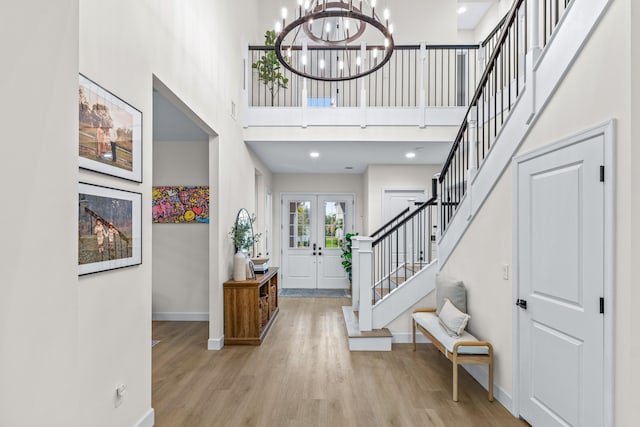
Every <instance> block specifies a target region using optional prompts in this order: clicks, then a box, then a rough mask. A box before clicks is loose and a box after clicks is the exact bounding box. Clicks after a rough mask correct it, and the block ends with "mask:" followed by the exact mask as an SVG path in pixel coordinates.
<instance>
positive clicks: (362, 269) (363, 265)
mask: <svg viewBox="0 0 640 427" xmlns="http://www.w3.org/2000/svg"><path fill="white" fill-rule="evenodd" d="M353 240H355V241H357V243H358V260H357V261H356V264H354V265H353V267H357V273H356V269H355V268H354V270H352V271H353V272H354V273H356V274H357V277H358V281H359V282H358V287H359V289H360V297H359V298H360V301H359V305H360V307H359V311H358V320H359V325H360V330H361V331H370V330H371V329H372V328H373V316H372V305H371V299H372V298H373V292H372V287H371V286H372V283H371V280H372V277H371V269H372V263H373V248H372V243H373V239H372V238H371V237H363V236H358V237H354V239H353ZM352 249H353V246H352ZM354 278H355V275H354Z"/></svg>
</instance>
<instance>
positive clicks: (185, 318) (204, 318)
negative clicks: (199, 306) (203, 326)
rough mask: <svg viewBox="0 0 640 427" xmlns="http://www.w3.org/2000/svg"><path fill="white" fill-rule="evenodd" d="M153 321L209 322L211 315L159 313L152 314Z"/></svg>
mask: <svg viewBox="0 0 640 427" xmlns="http://www.w3.org/2000/svg"><path fill="white" fill-rule="evenodd" d="M151 320H158V321H166V322H208V321H209V313H198V312H185V313H182V312H174V311H168V312H157V313H152V315H151Z"/></svg>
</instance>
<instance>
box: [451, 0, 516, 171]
mask: <svg viewBox="0 0 640 427" xmlns="http://www.w3.org/2000/svg"><path fill="white" fill-rule="evenodd" d="M523 2H524V0H516V2H515V3H514V4H513V7H512V8H511V10H510V11H509V14H508V15H507V20H506V22H505V30H504V31H503V32H502V34H500V38H499V39H498V43H497V44H496V47H495V49H494V50H493V53H492V54H491V57H490V58H489V62H488V63H487V68H485V70H484V72H483V73H482V77H480V82H479V83H478V87H477V88H476V91H475V93H474V94H473V98H471V102H469V107H467V112H466V113H465V115H464V119H463V121H462V124H461V125H460V129H459V130H458V133H457V135H456V138H455V140H454V142H453V146H452V147H451V150H450V151H449V155H448V156H447V160H446V161H445V162H444V165H443V166H442V172H441V173H440V178H439V179H438V181H439V182H440V183H442V182H443V181H444V179H445V177H446V173H447V170H448V169H449V166H450V164H451V161H452V160H453V157H454V156H455V154H456V152H457V151H458V148H459V147H460V141H461V140H462V135H463V134H464V132H465V130H466V128H467V117H469V113H470V112H471V108H473V106H474V105H476V104H477V103H478V100H479V99H480V97H481V96H482V91H483V89H484V87H485V85H486V84H487V82H488V80H489V75H490V74H491V72H492V71H493V68H494V67H495V65H496V62H497V58H498V55H500V53H501V52H502V46H503V45H504V42H505V40H506V39H507V36H508V35H509V29H510V28H511V25H512V24H513V23H514V21H515V19H516V17H517V14H518V9H519V8H520V6H521V5H522V3H523Z"/></svg>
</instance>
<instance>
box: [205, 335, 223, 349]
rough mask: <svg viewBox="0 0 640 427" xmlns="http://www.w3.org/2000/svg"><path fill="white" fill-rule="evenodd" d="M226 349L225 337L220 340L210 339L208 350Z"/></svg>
mask: <svg viewBox="0 0 640 427" xmlns="http://www.w3.org/2000/svg"><path fill="white" fill-rule="evenodd" d="M222 347H224V335H223V336H221V337H220V338H209V341H208V342H207V350H222Z"/></svg>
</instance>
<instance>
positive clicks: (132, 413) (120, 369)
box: [43, 0, 255, 427]
mask: <svg viewBox="0 0 640 427" xmlns="http://www.w3.org/2000/svg"><path fill="white" fill-rule="evenodd" d="M254 9H255V8H254V2H253V1H240V2H216V3H215V4H213V3H211V2H209V1H206V0H194V1H191V2H190V3H189V7H185V5H184V3H183V2H180V1H175V0H170V1H164V2H155V1H150V0H142V1H137V2H130V1H125V0H114V1H110V2H103V1H97V0H81V1H80V19H79V22H80V43H79V49H80V59H79V61H80V66H79V70H80V72H82V73H83V74H85V75H87V76H88V77H90V78H91V79H93V80H95V81H96V82H98V83H99V84H101V85H102V86H104V87H105V88H107V89H109V90H111V91H113V92H114V93H115V94H117V95H118V96H120V97H121V98H123V99H124V100H126V101H127V102H129V103H131V104H132V105H133V106H135V107H136V108H138V109H140V110H141V111H142V112H143V138H144V140H143V144H144V149H143V172H144V176H143V179H144V182H143V183H142V184H135V183H129V182H124V181H122V180H117V179H113V178H109V177H105V176H101V175H96V174H91V173H88V172H82V173H81V175H82V176H81V179H83V180H87V181H90V182H94V183H97V184H102V185H108V186H114V187H118V188H124V189H128V190H133V191H138V192H142V194H143V212H142V217H143V226H142V232H143V234H142V250H143V256H142V259H143V264H142V265H141V266H139V267H135V268H128V269H123V270H121V271H117V272H109V273H105V274H98V275H92V276H91V277H86V278H83V279H82V280H81V281H80V292H79V301H78V304H79V307H80V308H79V314H78V316H79V318H78V325H79V327H78V333H79V338H78V339H79V345H78V355H79V356H78V358H79V368H78V369H79V375H80V378H81V381H80V388H79V389H80V390H81V391H82V392H81V393H80V406H81V411H80V412H79V414H78V415H77V418H78V419H80V420H81V422H80V424H81V425H92V426H97V427H100V426H110V427H111V426H131V425H133V424H135V423H136V422H137V421H138V420H139V419H140V418H141V417H142V416H143V415H144V414H145V413H146V412H147V411H148V410H149V408H150V407H151V348H150V340H151V304H152V300H151V295H152V287H151V280H152V271H153V267H152V266H153V253H152V227H151V226H150V225H151V212H150V206H151V186H152V164H153V162H152V158H153V147H152V144H151V141H152V138H153V136H152V133H153V132H152V130H153V129H152V125H151V123H152V120H151V118H152V111H153V109H152V99H153V96H152V88H153V85H154V76H156V77H157V78H158V79H159V80H160V81H161V82H162V83H163V84H164V85H166V87H167V88H169V89H170V90H171V91H172V92H173V93H174V94H175V96H176V97H178V98H179V99H180V100H181V101H182V102H183V103H184V104H185V105H186V106H187V107H188V108H189V109H190V110H191V111H193V113H194V114H195V115H197V116H198V117H199V118H200V119H201V120H202V122H203V123H205V124H206V125H207V126H208V127H209V128H210V129H212V130H213V131H214V134H216V135H217V137H215V138H214V139H213V140H212V142H211V145H210V150H209V155H210V159H209V171H210V182H213V183H214V185H213V187H214V188H215V189H214V191H215V192H214V193H213V194H212V200H213V202H214V203H215V205H214V210H215V213H212V215H215V216H214V217H213V218H212V219H211V223H210V227H209V229H210V242H211V244H210V248H209V261H210V266H211V267H210V268H211V270H210V290H209V307H210V310H209V311H210V312H211V313H212V315H211V319H210V328H209V334H210V337H211V338H212V339H214V340H218V342H220V340H221V339H222V335H223V314H222V287H221V283H222V282H224V280H226V279H227V278H228V277H229V276H230V274H231V269H232V267H231V266H232V256H233V248H232V245H231V243H230V242H229V241H228V239H224V238H223V237H221V235H223V234H224V232H223V231H222V230H226V229H228V228H229V227H231V224H232V223H233V221H234V219H235V214H236V212H237V210H238V209H239V208H240V207H245V206H251V205H252V204H253V203H254V201H253V197H252V196H253V185H254V182H253V161H252V158H251V155H250V153H249V152H248V150H247V149H246V147H245V145H244V144H243V143H242V129H241V127H240V126H239V124H238V122H237V121H236V119H234V118H233V117H232V116H231V103H232V102H235V104H236V105H240V102H239V100H240V94H241V89H242V73H241V72H240V70H241V66H242V52H243V51H242V46H243V43H244V42H246V40H244V39H243V38H242V36H241V34H240V32H239V31H238V28H242V27H243V26H244V25H246V26H248V27H252V26H253V20H254V19H255V16H254V15H252V14H251V13H249V14H245V12H246V11H247V10H254ZM56 24H57V25H59V23H56ZM57 28H60V27H59V26H58V27H57ZM97 28H99V29H100V30H96V29H97ZM60 45H63V44H62V43H60ZM66 45H67V44H64V46H66ZM74 45H75V44H74ZM234 64H235V65H234ZM43 68H46V67H43ZM76 71H77V70H74V73H75V72H76ZM240 119H241V117H240V118H238V120H240ZM216 159H217V161H215V160H216ZM76 163H77V162H76V161H75V159H73V162H69V164H74V165H75V164H76ZM59 169H60V168H59V166H58V168H56V171H57V170H59ZM221 177H224V181H223V179H222V178H221ZM216 183H220V184H221V185H220V186H215V184H216ZM222 183H224V185H222ZM218 200H224V206H222V205H219V204H218ZM202 345H203V348H204V347H205V346H206V345H207V343H202ZM119 382H124V383H125V384H127V386H128V391H127V395H126V398H125V401H124V402H123V404H122V405H121V406H120V407H118V408H114V405H113V399H112V397H113V396H112V394H113V390H114V388H115V385H116V384H117V383H119Z"/></svg>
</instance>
